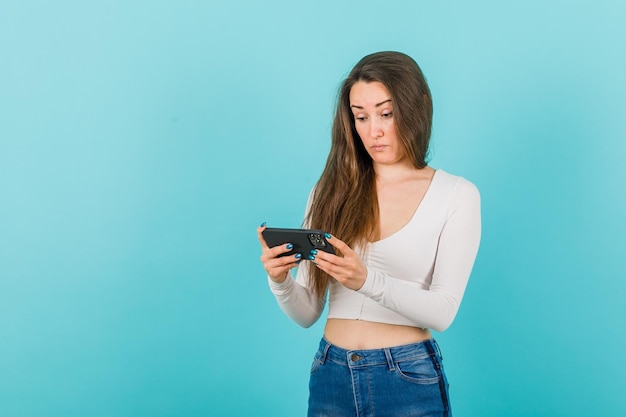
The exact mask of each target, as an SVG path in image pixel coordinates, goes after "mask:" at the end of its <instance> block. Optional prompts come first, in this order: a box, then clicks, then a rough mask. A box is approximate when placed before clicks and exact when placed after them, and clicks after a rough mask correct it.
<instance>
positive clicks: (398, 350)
mask: <svg viewBox="0 0 626 417" xmlns="http://www.w3.org/2000/svg"><path fill="white" fill-rule="evenodd" d="M428 356H439V357H440V359H441V351H440V350H439V345H438V344H437V342H436V341H435V339H428V340H424V341H422V342H418V343H411V344H408V345H402V346H394V347H389V348H382V349H356V350H347V349H343V348H340V347H338V346H335V345H333V344H331V343H330V342H328V341H327V340H326V339H325V338H322V340H321V341H320V346H319V356H318V358H319V360H320V362H321V363H324V362H325V361H327V360H328V361H332V362H335V363H338V364H342V365H345V366H349V367H351V368H355V367H362V366H373V365H384V364H387V366H389V369H390V370H394V369H395V364H396V363H398V362H402V361H408V360H418V359H423V358H426V357H428Z"/></svg>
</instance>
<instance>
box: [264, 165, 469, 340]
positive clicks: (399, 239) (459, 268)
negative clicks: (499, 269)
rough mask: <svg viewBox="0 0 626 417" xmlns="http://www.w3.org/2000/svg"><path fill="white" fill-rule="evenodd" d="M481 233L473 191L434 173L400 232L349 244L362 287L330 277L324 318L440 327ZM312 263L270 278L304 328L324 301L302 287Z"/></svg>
mask: <svg viewBox="0 0 626 417" xmlns="http://www.w3.org/2000/svg"><path fill="white" fill-rule="evenodd" d="M480 233H481V221H480V195H479V193H478V190H477V188H476V187H475V186H474V185H473V184H472V183H471V182H469V181H467V180H465V179H464V178H462V177H457V176H454V175H450V174H448V173H446V172H444V171H442V170H437V171H435V175H434V177H433V179H432V182H431V184H430V186H429V188H428V190H427V191H426V194H425V195H424V198H423V199H422V202H421V203H420V205H419V207H418V208H417V210H416V211H415V213H414V214H413V217H412V218H411V220H410V221H409V222H408V223H407V224H406V225H405V226H404V227H403V228H402V229H400V230H398V231H397V232H395V233H394V234H392V235H391V236H389V237H387V238H385V239H382V240H379V241H377V242H373V243H369V244H367V245H366V246H365V247H364V248H362V249H361V248H356V249H355V251H356V252H357V253H358V254H359V256H360V258H361V260H362V261H363V263H364V264H365V266H366V267H367V277H366V279H365V283H364V284H363V287H361V289H359V290H358V291H353V290H350V289H348V288H346V287H344V286H342V285H341V284H339V283H338V282H337V281H335V280H333V279H331V281H330V285H329V291H328V293H329V298H330V299H329V309H328V318H338V319H353V320H366V321H372V322H380V323H389V324H398V325H406V326H415V327H422V328H431V329H433V330H436V331H443V330H445V329H446V328H448V327H449V326H450V324H451V323H452V321H453V319H454V317H455V316H456V313H457V311H458V309H459V305H460V304H461V299H462V298H463V293H464V292H465V287H466V286H467V281H468V279H469V276H470V273H471V270H472V267H473V265H474V259H475V258H476V254H477V252H478V246H479V243H480ZM337 237H338V238H339V239H341V236H337ZM303 255H304V256H306V254H303ZM310 267H314V266H313V265H312V264H311V263H310V262H309V261H305V262H302V263H301V264H300V266H299V268H298V273H297V275H296V279H295V280H293V279H289V277H288V279H286V280H285V281H284V282H282V283H276V282H274V281H272V280H271V279H269V277H268V280H269V285H270V289H271V291H272V292H273V293H274V295H275V297H276V299H277V301H278V303H279V305H280V307H281V308H282V310H283V311H284V312H285V313H286V314H287V315H288V316H289V317H290V318H291V319H293V320H294V321H295V322H296V323H298V324H300V325H301V326H303V327H309V326H311V325H312V324H313V323H315V322H316V321H317V320H318V319H319V317H320V315H321V313H322V310H323V309H324V304H325V302H326V300H325V299H322V300H319V301H318V300H317V297H316V296H315V294H314V293H313V290H312V289H311V288H310V287H309V285H308V284H309V278H308V273H307V272H308V268H310Z"/></svg>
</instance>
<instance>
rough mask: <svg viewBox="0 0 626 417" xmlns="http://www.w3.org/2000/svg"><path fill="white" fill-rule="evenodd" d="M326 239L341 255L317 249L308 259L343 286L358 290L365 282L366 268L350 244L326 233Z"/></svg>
mask: <svg viewBox="0 0 626 417" xmlns="http://www.w3.org/2000/svg"><path fill="white" fill-rule="evenodd" d="M326 240H327V241H328V243H330V244H331V245H333V247H334V248H335V249H337V250H338V251H339V252H341V254H342V255H343V256H337V255H333V254H330V253H328V252H324V251H321V250H318V251H316V252H317V253H311V254H310V256H309V260H311V261H313V263H315V265H316V266H317V267H318V268H319V269H321V270H322V271H324V272H326V273H327V274H328V275H330V276H331V277H333V278H335V279H336V280H337V281H338V282H339V283H340V284H341V285H343V286H344V287H346V288H349V289H351V290H354V291H357V290H359V289H360V288H361V287H362V286H363V284H364V283H365V278H366V277H367V268H366V267H365V265H363V262H361V259H360V258H359V257H358V255H357V254H356V253H355V252H354V251H353V250H352V248H350V246H348V245H346V244H345V243H344V242H342V241H341V240H339V239H337V238H336V237H334V236H331V235H329V234H326ZM311 257H312V258H313V259H311Z"/></svg>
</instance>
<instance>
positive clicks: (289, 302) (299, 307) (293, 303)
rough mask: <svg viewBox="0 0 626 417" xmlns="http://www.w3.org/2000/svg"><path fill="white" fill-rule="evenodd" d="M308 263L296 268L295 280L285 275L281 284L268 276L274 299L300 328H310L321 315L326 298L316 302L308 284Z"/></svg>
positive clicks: (315, 297) (316, 299) (289, 275)
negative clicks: (285, 277)
mask: <svg viewBox="0 0 626 417" xmlns="http://www.w3.org/2000/svg"><path fill="white" fill-rule="evenodd" d="M309 265H310V264H309V262H308V261H306V262H302V263H300V266H299V267H298V273H297V275H296V279H295V280H294V279H292V278H291V274H288V275H287V279H285V281H283V282H281V283H277V282H274V281H272V279H271V278H270V277H269V276H268V281H269V286H270V290H271V291H272V293H273V294H274V297H276V301H278V305H279V306H280V308H281V309H282V310H283V312H284V313H285V314H286V315H287V316H288V317H289V318H291V319H292V320H293V321H295V322H296V323H298V324H299V325H300V326H302V327H311V326H312V325H313V324H314V323H315V322H316V321H317V320H318V319H319V318H320V315H321V314H322V310H323V309H324V305H325V304H326V296H324V297H323V298H322V299H321V300H318V298H317V296H316V295H315V293H314V291H313V289H312V288H311V287H310V286H309V283H308V278H307V276H308V268H309Z"/></svg>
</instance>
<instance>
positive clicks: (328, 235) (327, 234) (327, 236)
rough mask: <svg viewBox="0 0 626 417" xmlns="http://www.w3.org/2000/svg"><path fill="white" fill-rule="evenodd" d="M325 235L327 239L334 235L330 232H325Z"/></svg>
mask: <svg viewBox="0 0 626 417" xmlns="http://www.w3.org/2000/svg"><path fill="white" fill-rule="evenodd" d="M324 237H325V238H326V239H330V238H331V237H332V236H331V235H330V233H324Z"/></svg>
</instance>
